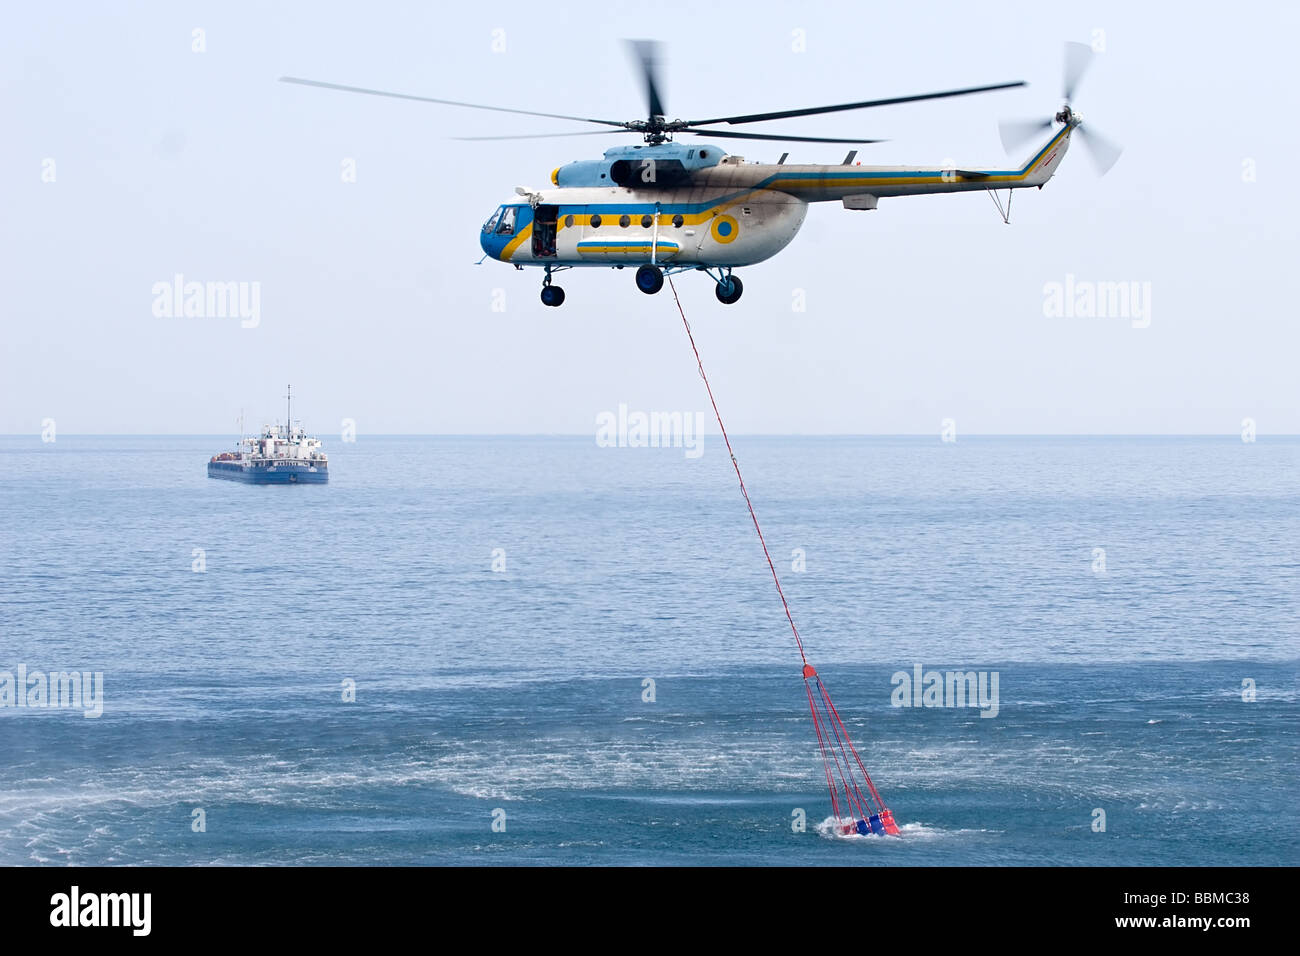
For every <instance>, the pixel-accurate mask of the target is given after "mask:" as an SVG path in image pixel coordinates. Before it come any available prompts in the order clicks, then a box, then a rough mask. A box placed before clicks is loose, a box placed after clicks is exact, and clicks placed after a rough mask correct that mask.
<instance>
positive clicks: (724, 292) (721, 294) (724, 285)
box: [713, 276, 745, 305]
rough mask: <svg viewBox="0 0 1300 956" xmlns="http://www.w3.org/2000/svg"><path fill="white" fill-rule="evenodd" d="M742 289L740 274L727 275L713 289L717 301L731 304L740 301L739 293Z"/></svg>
mask: <svg viewBox="0 0 1300 956" xmlns="http://www.w3.org/2000/svg"><path fill="white" fill-rule="evenodd" d="M744 291H745V285H744V283H742V282H741V281H740V276H727V278H725V279H723V280H722V281H721V282H719V283H718V287H717V288H716V289H714V290H713V292H714V294H715V295H716V296H717V297H718V301H719V302H721V303H722V304H723V305H733V304H735V303H736V302H738V301H740V294H741V293H742V292H744Z"/></svg>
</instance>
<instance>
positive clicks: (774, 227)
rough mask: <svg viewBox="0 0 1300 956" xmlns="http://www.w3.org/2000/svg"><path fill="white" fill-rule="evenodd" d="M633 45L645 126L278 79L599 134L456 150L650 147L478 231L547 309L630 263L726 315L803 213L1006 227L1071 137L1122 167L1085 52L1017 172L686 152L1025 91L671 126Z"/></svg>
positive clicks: (596, 167)
mask: <svg viewBox="0 0 1300 956" xmlns="http://www.w3.org/2000/svg"><path fill="white" fill-rule="evenodd" d="M627 42H628V45H629V48H630V50H631V52H632V55H633V57H634V59H635V60H636V61H638V62H639V66H640V69H641V78H642V80H643V82H644V87H645V96H646V105H647V117H646V119H637V120H608V119H592V118H587V117H581V116H569V115H564V114H559V113H544V112H536V111H532V110H520V109H510V108H506V107H500V106H487V105H483V104H477V103H465V102H460V101H456V100H445V99H435V98H433V97H427V96H416V95H412V94H406V93H394V92H389V91H385V90H375V89H367V88H364V87H356V86H344V85H341V84H337V83H327V82H323V81H320V80H310V79H304V78H301V77H292V76H282V77H280V80H281V82H284V83H294V84H299V85H303V86H314V87H321V88H324V89H331V90H340V91H343V92H349V93H363V94H367V95H371V96H386V97H393V98H397V99H405V100H415V101H418V102H426V103H435V104H441V105H445V106H458V107H466V108H471V109H480V110H491V111H493V112H503V113H514V114H520V115H524V116H535V117H544V118H548V119H560V120H572V121H577V122H582V123H591V124H596V125H599V126H601V127H602V129H601V130H596V131H581V132H560V133H542V134H524V135H521V136H470V137H456V138H457V139H462V140H505V139H534V138H546V137H552V136H593V135H610V134H614V133H633V134H639V135H640V136H641V137H642V138H643V140H644V142H643V143H641V144H636V145H620V146H614V147H611V148H609V149H607V150H605V152H604V155H603V157H602V158H601V159H595V160H577V161H575V162H571V163H568V164H566V165H563V166H559V167H557V168H556V169H555V170H554V171H553V172H552V173H551V176H550V180H551V186H552V188H549V189H532V188H529V187H526V186H517V187H516V188H515V196H514V197H512V198H511V199H509V200H507V201H506V202H504V203H501V204H500V205H499V206H498V207H497V208H496V209H495V210H494V211H493V213H492V214H491V215H490V216H489V217H488V219H487V221H486V222H484V223H483V226H482V229H481V231H480V235H479V244H480V246H481V248H482V250H483V252H484V258H488V257H491V258H493V259H496V260H498V261H500V262H504V263H508V264H510V265H513V266H514V267H515V268H516V269H523V268H525V267H540V268H541V269H542V270H543V272H544V277H543V279H542V290H541V300H542V303H543V304H544V305H547V306H551V307H558V306H560V305H562V304H563V303H564V298H565V293H564V289H563V288H561V287H560V286H558V285H556V284H555V283H554V282H553V278H554V276H555V275H556V274H557V273H559V272H562V271H565V270H568V269H574V268H580V267H608V268H615V269H623V268H626V267H629V266H635V267H636V274H635V275H636V287H637V288H638V289H640V290H641V291H642V292H644V293H646V294H647V295H653V294H655V293H657V292H658V291H659V290H660V289H662V288H663V286H664V278H665V276H669V275H673V274H675V273H679V272H686V271H698V272H703V273H705V274H706V275H708V276H709V277H710V278H711V279H713V281H714V282H715V284H716V288H715V294H716V296H717V298H718V301H719V302H722V303H723V304H725V305H731V304H733V303H735V302H737V301H738V300H739V299H740V297H741V294H742V293H743V291H744V284H743V283H742V282H741V279H740V276H738V275H735V274H734V270H735V269H737V268H740V267H743V266H750V265H754V264H756V263H759V262H762V261H764V260H765V259H769V258H771V257H772V256H774V255H776V254H777V253H778V252H780V251H781V250H782V249H784V248H785V247H786V246H787V245H789V244H790V242H791V241H792V240H793V239H794V237H795V236H796V235H797V234H798V232H799V228H800V226H802V225H803V221H804V216H805V215H806V214H807V211H808V204H809V203H813V202H839V203H841V204H842V205H843V206H844V208H845V209H850V210H872V209H876V208H877V203H878V202H879V200H880V199H882V198H893V197H895V196H916V195H927V194H933V193H956V192H969V191H972V190H988V191H989V192H990V194H991V195H993V196H994V201H995V202H996V203H997V205H998V209H999V211H1000V212H1002V213H1003V218H1004V220H1006V221H1009V214H1010V192H1008V194H1007V206H1006V209H1005V211H1004V210H1003V206H1002V203H1001V202H1000V201H998V199H997V196H996V192H995V190H1001V189H1005V190H1008V191H1010V190H1014V189H1028V188H1031V187H1038V188H1039V189H1041V188H1042V187H1043V186H1044V185H1045V184H1046V183H1047V181H1048V180H1049V179H1051V178H1052V176H1053V174H1055V172H1056V170H1057V168H1058V167H1059V166H1060V164H1061V161H1062V159H1064V158H1065V154H1066V151H1067V149H1068V148H1069V145H1070V138H1071V136H1072V135H1073V134H1074V133H1075V132H1079V133H1080V134H1081V136H1082V138H1083V139H1084V141H1085V142H1086V143H1088V144H1089V146H1090V147H1091V151H1092V154H1093V159H1094V162H1095V164H1096V165H1097V168H1098V171H1099V172H1100V173H1102V174H1104V173H1105V172H1106V171H1107V170H1108V169H1109V168H1110V166H1112V165H1113V164H1114V162H1115V160H1116V159H1118V156H1119V152H1120V151H1119V149H1118V148H1117V147H1115V146H1114V145H1113V144H1111V143H1110V142H1108V141H1107V140H1105V139H1103V138H1102V137H1100V136H1099V135H1097V134H1096V133H1095V132H1093V131H1091V129H1090V128H1085V127H1084V126H1083V119H1082V117H1081V116H1080V115H1079V113H1077V112H1076V111H1075V110H1074V109H1072V108H1071V106H1070V102H1071V100H1072V99H1073V95H1074V90H1075V88H1076V87H1077V85H1078V83H1079V80H1080V79H1081V78H1082V76H1083V73H1084V71H1085V70H1086V68H1087V66H1088V64H1089V63H1090V61H1091V59H1092V56H1093V53H1092V49H1091V48H1090V47H1089V46H1087V45H1085V44H1082V43H1067V44H1066V56H1065V84H1064V86H1065V96H1064V100H1065V105H1064V106H1063V107H1062V108H1061V109H1060V110H1059V111H1057V112H1056V113H1054V114H1053V115H1052V116H1051V117H1050V118H1047V119H1040V120H1030V121H1019V122H1012V123H1003V124H1002V126H1001V134H1002V140H1003V144H1004V146H1005V147H1006V148H1007V149H1008V151H1009V150H1010V149H1012V148H1014V144H1016V143H1017V142H1020V143H1023V142H1025V141H1027V140H1028V139H1029V138H1032V137H1035V136H1037V135H1040V134H1041V133H1042V132H1045V131H1047V130H1052V129H1053V127H1058V126H1059V128H1056V129H1054V130H1053V132H1052V133H1051V135H1050V136H1049V137H1048V139H1047V140H1046V142H1045V143H1043V144H1042V145H1041V146H1040V147H1039V148H1038V149H1037V150H1035V152H1034V153H1033V154H1032V155H1030V156H1029V157H1028V158H1026V159H1025V161H1024V162H1023V163H1021V164H1020V165H1018V166H1015V167H1013V168H1010V169H964V168H958V167H956V166H950V167H947V168H938V167H936V166H934V165H930V166H863V165H861V164H860V163H858V164H854V158H855V157H856V155H857V150H851V151H850V152H849V153H848V155H847V156H846V157H845V159H844V160H843V162H841V163H840V164H838V165H813V164H787V163H786V159H787V158H788V156H789V154H788V153H786V154H783V155H782V156H781V158H780V159H779V160H778V161H777V162H776V163H755V162H746V161H745V159H744V158H743V157H741V156H737V155H732V154H729V153H727V152H726V151H725V150H724V149H722V148H720V147H718V146H715V145H713V144H710V143H707V142H700V143H696V142H688V143H679V142H676V141H674V137H675V136H677V135H679V134H689V135H691V136H700V137H710V138H714V139H733V140H758V141H768V142H798V143H842V144H851V145H866V144H871V143H879V142H883V140H878V139H867V138H863V137H855V138H843V137H822V136H794V135H782V134H777V133H752V132H746V131H741V130H736V129H726V128H717V127H720V126H721V127H732V126H740V125H745V124H749V123H763V122H767V121H770V120H781V119H790V118H793V117H800V116H815V115H819V114H825V113H838V112H846V111H850V110H863V109H870V108H873V107H880V106H892V105H896V104H901V103H914V102H920V101H924V100H937V99H946V98H950V97H957V96H969V95H973V94H977V93H988V92H994V91H997V90H1006V89H1012V88H1015V87H1020V86H1025V85H1027V84H1026V83H1024V82H1023V81H1015V82H1008V83H997V84H992V85H987V86H974V87H965V88H961V89H952V90H943V91H939V92H933V93H920V94H914V95H909V96H895V97H890V98H885V99H875V100H864V101H861V102H855V103H839V104H834V105H830V106H816V107H809V108H804V109H788V110H779V111H775V112H764V113H749V114H744V115H734V116H717V117H712V118H709V119H702V120H681V119H672V120H670V119H667V113H666V110H665V107H664V99H663V96H662V94H661V92H660V88H661V85H660V83H659V78H658V62H659V53H658V51H659V45H658V44H657V43H655V42H653V41H647V40H630V41H627Z"/></svg>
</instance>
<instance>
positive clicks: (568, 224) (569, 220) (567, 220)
mask: <svg viewBox="0 0 1300 956" xmlns="http://www.w3.org/2000/svg"><path fill="white" fill-rule="evenodd" d="M564 228H565V229H572V228H573V217H572V216H565V217H564Z"/></svg>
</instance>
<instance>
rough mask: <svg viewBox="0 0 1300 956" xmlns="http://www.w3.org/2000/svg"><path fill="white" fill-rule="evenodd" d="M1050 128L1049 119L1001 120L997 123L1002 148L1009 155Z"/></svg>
mask: <svg viewBox="0 0 1300 956" xmlns="http://www.w3.org/2000/svg"><path fill="white" fill-rule="evenodd" d="M1051 128H1052V120H1051V118H1050V117H1049V118H1048V119H1045V120H1003V121H1002V122H1001V123H998V135H999V136H1001V137H1002V148H1003V149H1005V150H1006V151H1007V152H1008V153H1009V152H1011V151H1012V150H1013V149H1019V148H1020V147H1021V146H1023V145H1025V143H1027V142H1029V141H1030V140H1031V139H1033V138H1034V137H1035V136H1037V135H1038V134H1040V133H1041V132H1043V131H1044V130H1048V129H1051Z"/></svg>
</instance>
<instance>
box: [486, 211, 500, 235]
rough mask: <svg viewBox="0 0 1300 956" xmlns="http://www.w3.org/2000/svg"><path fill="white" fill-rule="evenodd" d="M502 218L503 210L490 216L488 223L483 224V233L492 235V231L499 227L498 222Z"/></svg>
mask: <svg viewBox="0 0 1300 956" xmlns="http://www.w3.org/2000/svg"><path fill="white" fill-rule="evenodd" d="M500 218H501V209H500V208H498V209H497V211H496V212H494V213H493V214H492V215H490V216H488V221H487V222H485V223H483V231H484V232H486V233H491V232H492V230H493V229H495V228H496V227H497V220H498V219H500Z"/></svg>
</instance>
